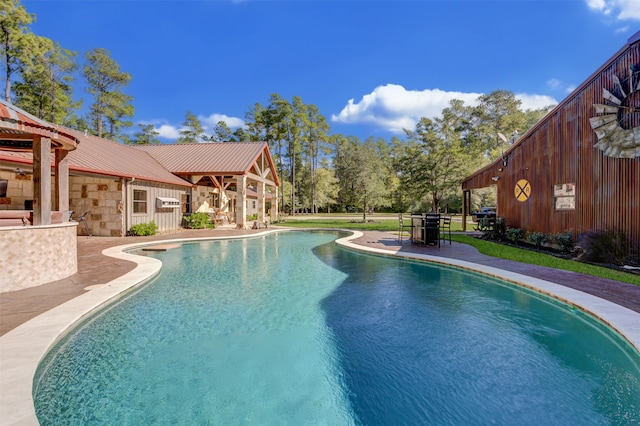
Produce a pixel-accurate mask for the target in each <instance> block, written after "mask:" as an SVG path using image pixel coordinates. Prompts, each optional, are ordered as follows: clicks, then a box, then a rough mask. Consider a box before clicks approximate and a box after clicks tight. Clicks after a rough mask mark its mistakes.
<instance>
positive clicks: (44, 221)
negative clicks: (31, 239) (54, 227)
mask: <svg viewBox="0 0 640 426" xmlns="http://www.w3.org/2000/svg"><path fill="white" fill-rule="evenodd" d="M33 224H34V225H50V224H51V139H49V138H44V137H40V136H38V137H36V138H35V139H34V140H33Z"/></svg>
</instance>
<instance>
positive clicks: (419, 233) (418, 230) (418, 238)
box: [411, 214, 424, 244]
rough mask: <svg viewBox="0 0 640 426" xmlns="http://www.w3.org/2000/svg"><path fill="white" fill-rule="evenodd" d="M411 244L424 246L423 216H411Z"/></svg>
mask: <svg viewBox="0 0 640 426" xmlns="http://www.w3.org/2000/svg"><path fill="white" fill-rule="evenodd" d="M411 242H412V243H413V244H424V216H422V215H420V214H412V215H411Z"/></svg>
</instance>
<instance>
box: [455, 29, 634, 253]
mask: <svg viewBox="0 0 640 426" xmlns="http://www.w3.org/2000/svg"><path fill="white" fill-rule="evenodd" d="M630 65H633V66H635V67H636V69H638V68H640V41H639V40H637V39H636V40H635V41H634V42H632V43H631V44H630V45H629V46H627V47H626V48H624V49H621V50H620V51H619V52H618V53H616V55H614V57H613V58H612V59H610V60H609V61H608V62H607V63H606V64H605V65H604V66H603V67H602V68H600V70H598V71H597V72H596V73H594V74H593V75H592V76H591V77H590V78H589V79H588V80H587V81H585V82H584V83H583V84H582V85H581V86H580V87H578V88H577V89H576V90H575V91H574V93H573V94H572V95H570V96H569V97H568V98H567V99H565V100H564V101H562V102H561V103H560V104H559V105H558V106H557V107H556V108H555V109H554V110H553V111H551V112H550V113H549V114H548V115H547V116H546V117H545V118H544V119H543V120H541V122H540V123H538V124H537V125H536V126H534V127H533V128H532V129H530V130H529V131H528V132H527V133H525V134H524V135H522V137H521V138H520V139H519V140H518V141H517V142H516V144H514V145H513V146H511V147H510V148H509V149H508V150H507V151H506V152H505V157H506V159H507V166H504V165H503V161H502V159H499V160H497V161H495V162H494V163H492V164H490V165H489V166H487V167H485V168H483V169H481V170H479V171H478V172H476V173H475V174H473V175H472V176H469V177H468V178H467V179H466V180H465V181H464V182H463V189H477V188H483V187H488V186H490V185H497V189H498V201H497V209H498V216H501V217H504V218H505V219H506V222H507V225H508V226H511V227H517V228H523V229H525V230H527V231H537V232H544V233H559V232H563V231H565V230H571V231H573V232H574V236H575V237H577V236H579V235H580V234H583V233H585V232H588V231H591V230H620V231H623V232H624V233H625V234H626V235H627V237H628V238H629V239H630V241H631V243H632V244H633V245H634V246H635V247H636V248H638V247H639V246H640V158H639V157H636V158H632V159H628V158H611V157H607V156H605V155H604V154H603V152H602V151H601V150H600V149H597V148H594V144H596V142H598V139H597V136H596V134H595V132H594V131H593V129H592V128H591V125H590V123H589V118H590V117H593V116H594V115H595V112H594V108H593V104H594V103H603V102H604V101H603V99H602V96H603V88H607V89H612V88H613V87H614V75H615V76H618V77H620V78H622V77H626V76H627V75H628V74H629V66H630ZM633 96H634V101H635V102H636V107H638V106H640V105H639V104H638V103H639V102H640V93H634V94H633ZM634 120H635V121H634V122H633V126H634V127H638V126H640V114H635V116H634ZM495 177H498V178H499V179H498V180H497V182H496V181H495V180H494V179H495ZM492 178H494V179H492ZM520 179H526V180H527V181H528V182H529V183H530V185H531V196H530V197H529V199H528V200H527V201H525V202H520V201H518V200H516V197H515V193H514V189H515V185H516V183H517V182H518V181H519V180H520ZM565 183H573V184H575V185H576V187H575V188H576V195H575V210H555V208H554V185H556V184H565Z"/></svg>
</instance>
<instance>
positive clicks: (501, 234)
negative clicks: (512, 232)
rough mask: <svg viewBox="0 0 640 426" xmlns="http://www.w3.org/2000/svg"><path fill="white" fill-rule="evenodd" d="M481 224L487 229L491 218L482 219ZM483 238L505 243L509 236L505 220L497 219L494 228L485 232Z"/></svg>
mask: <svg viewBox="0 0 640 426" xmlns="http://www.w3.org/2000/svg"><path fill="white" fill-rule="evenodd" d="M479 222H481V224H482V226H484V227H486V226H488V224H489V218H480V219H479ZM482 236H483V237H484V238H485V239H487V240H491V241H504V240H505V239H506V236H507V223H506V222H505V220H504V218H503V217H499V218H496V220H495V224H494V225H493V228H489V229H485V230H483V231H482Z"/></svg>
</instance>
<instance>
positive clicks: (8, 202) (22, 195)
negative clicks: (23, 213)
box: [0, 170, 33, 210]
mask: <svg viewBox="0 0 640 426" xmlns="http://www.w3.org/2000/svg"><path fill="white" fill-rule="evenodd" d="M0 180H6V181H8V185H7V193H6V196H5V197H0V209H2V210H23V209H24V202H25V200H32V199H33V175H32V174H31V173H29V174H27V173H25V174H18V173H15V172H13V171H8V170H0Z"/></svg>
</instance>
